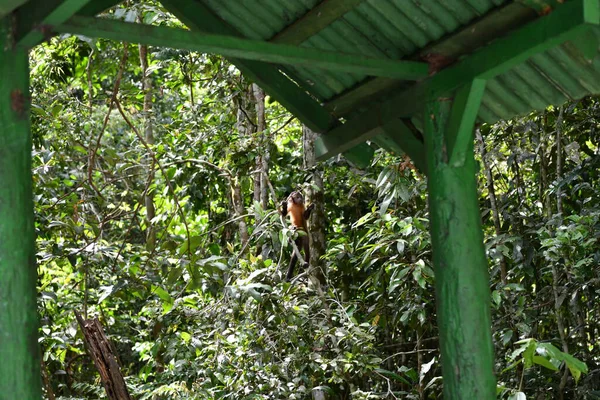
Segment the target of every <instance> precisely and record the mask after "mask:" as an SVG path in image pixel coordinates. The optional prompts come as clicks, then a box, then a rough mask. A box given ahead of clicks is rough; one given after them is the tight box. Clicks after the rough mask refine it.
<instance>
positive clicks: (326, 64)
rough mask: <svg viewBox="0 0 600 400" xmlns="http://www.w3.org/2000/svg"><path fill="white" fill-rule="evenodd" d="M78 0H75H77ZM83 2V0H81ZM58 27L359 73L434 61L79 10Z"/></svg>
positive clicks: (401, 73) (420, 69) (415, 74)
mask: <svg viewBox="0 0 600 400" xmlns="http://www.w3.org/2000/svg"><path fill="white" fill-rule="evenodd" d="M72 1H75V0H72ZM80 2H81V0H80ZM53 28H54V31H56V32H59V33H73V34H79V35H85V36H90V37H102V38H107V39H113V40H121V41H128V42H136V43H141V44H147V45H151V46H161V47H171V48H178V49H186V50H192V51H198V52H203V53H215V54H221V55H223V56H226V57H235V58H241V59H246V60H255V61H261V62H268V63H274V64H291V65H296V66H305V67H309V68H322V69H332V70H335V71H343V72H349V73H355V74H364V75H371V76H384V77H388V78H395V79H402V80H417V79H421V78H424V77H426V76H427V75H428V74H429V65H428V64H427V63H423V62H417V61H395V60H390V59H384V58H381V59H380V58H373V57H366V56H361V55H353V54H343V53H334V52H330V51H323V50H318V49H313V48H307V47H298V46H292V45H286V44H275V43H268V42H264V41H260V40H251V39H242V38H237V37H232V36H225V35H213V34H206V33H200V32H192V31H187V30H184V29H178V28H169V27H163V26H151V25H142V24H135V23H130V22H122V21H117V20H112V19H104V18H87V17H79V16H75V17H73V18H71V19H70V20H69V21H67V22H65V23H63V24H59V25H57V26H54V27H53Z"/></svg>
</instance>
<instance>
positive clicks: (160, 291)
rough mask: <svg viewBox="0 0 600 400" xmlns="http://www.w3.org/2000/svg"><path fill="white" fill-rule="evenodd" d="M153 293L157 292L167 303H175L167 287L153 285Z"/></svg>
mask: <svg viewBox="0 0 600 400" xmlns="http://www.w3.org/2000/svg"><path fill="white" fill-rule="evenodd" d="M152 293H154V294H156V295H157V296H158V297H159V298H160V299H161V300H162V301H164V302H165V303H169V304H173V298H172V297H171V295H170V294H169V292H167V291H166V290H165V289H163V288H161V287H160V286H155V285H152Z"/></svg>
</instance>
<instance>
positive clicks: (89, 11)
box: [77, 0, 123, 17]
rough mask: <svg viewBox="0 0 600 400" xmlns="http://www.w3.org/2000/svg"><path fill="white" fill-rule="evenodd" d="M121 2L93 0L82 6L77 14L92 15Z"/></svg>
mask: <svg viewBox="0 0 600 400" xmlns="http://www.w3.org/2000/svg"><path fill="white" fill-rule="evenodd" d="M122 2H123V0H94V1H92V2H90V3H88V4H87V5H86V6H85V7H83V8H82V9H81V11H80V12H78V13H77V15H83V16H86V17H93V16H94V15H98V14H100V13H102V12H104V11H106V10H108V9H109V8H111V7H114V6H116V5H117V4H119V3H122Z"/></svg>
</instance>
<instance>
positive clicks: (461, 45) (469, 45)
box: [325, 3, 538, 116]
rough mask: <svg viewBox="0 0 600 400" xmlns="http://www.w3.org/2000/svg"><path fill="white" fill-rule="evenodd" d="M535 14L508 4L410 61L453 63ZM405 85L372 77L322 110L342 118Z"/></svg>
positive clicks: (532, 11) (533, 16)
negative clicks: (434, 58)
mask: <svg viewBox="0 0 600 400" xmlns="http://www.w3.org/2000/svg"><path fill="white" fill-rule="evenodd" d="M537 17H538V15H537V13H536V12H535V11H534V10H532V9H530V8H528V7H525V6H524V5H522V4H519V3H509V4H507V5H506V6H503V7H501V8H498V9H496V10H494V11H492V12H490V13H488V14H486V15H485V16H483V17H482V18H481V19H479V20H477V21H475V22H473V23H472V24H470V25H468V26H466V27H464V28H463V29H461V30H459V31H457V32H455V33H453V34H452V35H450V36H448V37H446V38H443V39H442V40H440V41H439V42H435V43H433V44H432V45H431V46H427V47H425V48H424V49H422V50H419V51H418V52H417V54H415V55H414V56H412V57H410V59H412V60H421V59H427V58H428V56H429V55H435V56H437V57H441V58H443V59H446V60H449V61H453V60H456V59H457V58H458V57H460V56H462V55H465V54H469V53H471V52H473V51H475V50H476V49H478V48H480V47H481V46H483V45H485V44H487V43H489V42H491V41H492V40H494V39H495V38H498V37H501V36H504V35H505V34H507V33H508V32H510V31H513V30H515V29H518V28H519V27H521V26H523V25H525V24H526V23H528V22H531V21H533V20H534V19H535V18H537ZM404 85H405V84H404V83H400V82H397V81H394V80H391V79H386V78H373V79H371V80H368V81H366V82H365V83H363V84H361V85H358V86H357V87H355V88H353V89H351V90H348V91H346V92H344V93H343V94H341V95H340V96H337V97H336V98H333V99H331V100H329V101H328V102H326V104H325V107H326V108H327V109H328V110H331V111H332V112H335V113H336V115H339V116H346V115H348V114H349V113H351V112H355V111H356V110H357V109H360V108H364V107H368V106H369V105H370V104H371V103H372V102H373V101H374V100H376V99H377V98H379V97H381V96H382V95H385V94H386V93H389V92H390V91H391V90H395V91H396V92H397V91H398V90H401V89H402V88H403V86H404Z"/></svg>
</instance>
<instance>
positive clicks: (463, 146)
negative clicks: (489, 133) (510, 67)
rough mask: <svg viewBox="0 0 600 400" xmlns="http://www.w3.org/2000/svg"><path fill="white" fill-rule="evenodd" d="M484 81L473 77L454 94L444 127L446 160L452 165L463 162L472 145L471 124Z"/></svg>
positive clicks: (481, 94) (479, 101) (482, 90)
mask: <svg viewBox="0 0 600 400" xmlns="http://www.w3.org/2000/svg"><path fill="white" fill-rule="evenodd" d="M485 84H486V81H485V80H483V79H474V80H473V81H472V82H469V83H467V84H466V85H464V86H463V87H461V88H459V89H458V90H457V92H456V95H455V96H454V101H453V103H452V112H451V113H450V118H449V120H448V126H447V128H446V147H447V149H446V151H447V153H448V162H449V164H450V165H453V166H460V165H462V164H464V162H465V160H466V157H468V155H469V152H471V151H472V150H470V149H469V147H471V146H473V139H474V137H473V126H475V120H476V119H477V113H478V112H479V106H480V105H481V99H482V98H483V92H484V91H485Z"/></svg>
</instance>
